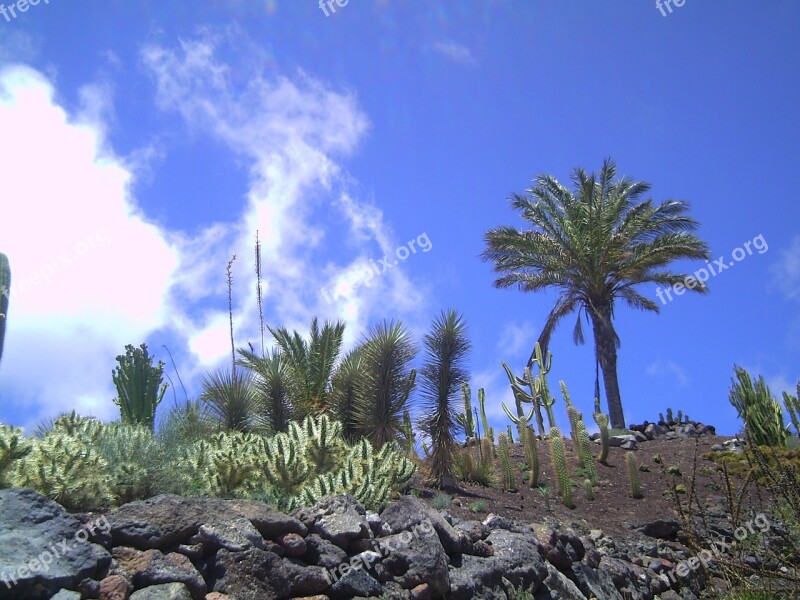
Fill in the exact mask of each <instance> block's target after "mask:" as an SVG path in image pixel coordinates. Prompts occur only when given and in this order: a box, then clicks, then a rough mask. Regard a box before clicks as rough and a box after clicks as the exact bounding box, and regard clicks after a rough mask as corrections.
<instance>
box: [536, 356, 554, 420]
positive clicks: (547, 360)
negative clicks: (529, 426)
mask: <svg viewBox="0 0 800 600" xmlns="http://www.w3.org/2000/svg"><path fill="white" fill-rule="evenodd" d="M533 364H535V365H536V366H537V367H538V368H539V374H538V375H537V376H536V380H535V383H534V392H535V396H536V399H537V402H538V403H539V404H541V405H542V406H544V407H545V409H546V410H547V421H548V423H549V424H550V428H551V429H552V428H553V427H555V426H556V418H555V416H554V415H553V405H554V404H555V403H556V399H555V397H554V396H551V395H550V388H549V387H548V385H547V374H548V373H549V372H550V368H551V367H552V365H553V354H552V353H551V352H548V353H547V356H546V357H545V356H542V348H541V346H540V345H539V342H536V345H535V346H534V359H533Z"/></svg>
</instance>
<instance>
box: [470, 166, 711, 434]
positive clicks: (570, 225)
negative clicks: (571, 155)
mask: <svg viewBox="0 0 800 600" xmlns="http://www.w3.org/2000/svg"><path fill="white" fill-rule="evenodd" d="M534 183H535V186H534V187H532V188H530V189H528V190H526V193H525V194H524V195H523V194H514V195H513V196H512V197H511V206H512V207H513V208H514V209H515V210H517V211H519V213H520V215H521V216H522V218H523V219H524V220H525V221H526V222H527V224H528V226H529V227H528V228H527V229H517V228H516V227H497V228H494V229H491V230H489V231H487V232H486V234H485V236H484V240H485V242H486V249H485V250H484V252H483V253H482V257H483V259H484V260H486V261H490V262H492V263H494V270H495V271H496V272H497V273H499V274H500V275H499V276H498V277H497V279H496V280H495V282H494V285H495V287H498V288H509V287H517V288H519V289H520V290H521V291H524V292H538V291H543V290H546V289H548V288H555V289H557V290H559V292H560V294H559V295H558V298H557V299H556V302H555V306H554V307H553V309H552V310H551V311H550V314H549V315H548V317H547V320H546V321H545V324H544V327H543V328H542V332H541V334H540V335H539V339H538V343H539V344H540V345H541V349H542V351H543V352H546V350H547V347H548V345H549V341H550V337H551V335H552V333H553V331H554V330H555V328H556V326H557V325H558V323H559V322H560V321H561V320H562V319H563V318H565V317H567V316H569V315H571V314H573V313H575V312H576V311H577V313H578V319H577V322H576V326H575V329H574V332H573V340H574V341H575V342H576V343H582V342H583V340H584V336H583V330H582V327H581V312H583V313H584V314H585V315H586V317H587V319H588V320H589V321H591V323H592V329H593V333H594V342H595V356H596V358H597V359H598V361H599V364H600V368H601V369H602V373H603V381H604V383H605V390H606V397H607V399H608V407H609V414H610V416H611V424H612V426H613V427H615V428H624V427H625V418H624V414H623V411H622V399H621V395H620V391H619V382H618V379H617V347H618V344H619V338H618V336H617V332H616V329H615V328H614V324H613V318H614V314H615V303H616V302H617V301H622V302H625V303H626V304H628V305H629V306H631V307H633V308H637V309H642V310H648V311H652V312H656V313H657V312H659V305H658V304H656V303H655V302H654V301H653V300H651V299H649V298H646V297H645V296H643V295H642V294H640V293H639V292H638V291H637V290H636V288H637V286H639V285H641V284H649V283H655V284H658V285H662V286H671V285H673V284H676V283H683V282H684V281H685V280H686V277H687V275H686V274H685V273H678V272H674V271H671V270H667V267H668V266H669V265H670V264H671V263H672V262H674V261H676V260H682V259H687V258H689V259H705V260H707V259H709V258H710V255H709V249H708V245H707V244H706V243H705V242H703V241H701V240H700V239H698V238H697V237H696V236H695V235H694V234H693V233H692V232H693V231H694V230H695V229H696V228H697V226H698V224H697V222H696V221H695V220H694V219H692V218H690V217H689V216H688V215H687V214H686V213H687V211H688V208H689V207H688V204H687V203H686V202H683V201H678V200H666V201H664V202H662V203H660V204H655V203H654V202H653V200H651V199H644V196H645V194H647V192H648V191H649V190H650V184H648V183H645V182H637V181H634V180H633V179H631V178H629V177H620V178H617V168H616V165H615V164H614V162H613V161H612V160H611V159H607V160H606V161H604V163H603V166H602V168H601V169H600V173H599V174H598V175H595V174H591V175H590V174H587V173H586V172H585V171H584V170H583V169H576V170H575V171H574V175H573V176H572V183H573V189H568V188H567V187H566V186H564V185H563V184H561V183H560V182H559V181H557V180H556V179H555V178H554V177H552V176H551V175H539V176H537V177H536V179H535V181H534ZM687 287H688V288H689V289H690V290H692V291H695V292H705V291H707V288H706V286H704V285H702V284H700V285H696V286H687ZM659 291H660V290H659Z"/></svg>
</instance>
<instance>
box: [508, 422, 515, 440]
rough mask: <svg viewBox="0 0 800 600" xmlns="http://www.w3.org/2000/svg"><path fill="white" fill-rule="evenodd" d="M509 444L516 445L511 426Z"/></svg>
mask: <svg viewBox="0 0 800 600" xmlns="http://www.w3.org/2000/svg"><path fill="white" fill-rule="evenodd" d="M508 443H509V444H513V443H514V434H513V433H512V429H511V425H509V426H508Z"/></svg>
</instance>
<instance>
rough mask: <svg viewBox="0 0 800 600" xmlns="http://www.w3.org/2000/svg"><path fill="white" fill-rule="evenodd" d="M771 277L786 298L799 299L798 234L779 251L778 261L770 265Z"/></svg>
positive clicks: (799, 246)
mask: <svg viewBox="0 0 800 600" xmlns="http://www.w3.org/2000/svg"><path fill="white" fill-rule="evenodd" d="M772 278H773V281H774V283H775V285H776V286H777V287H778V289H779V290H780V291H781V293H783V295H784V296H785V297H786V298H789V299H800V235H798V236H795V237H794V238H793V239H792V242H791V244H790V245H789V247H788V248H786V249H785V250H783V251H782V252H781V253H780V259H779V262H778V263H777V264H776V265H774V266H773V267H772Z"/></svg>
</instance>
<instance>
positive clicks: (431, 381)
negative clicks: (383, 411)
mask: <svg viewBox="0 0 800 600" xmlns="http://www.w3.org/2000/svg"><path fill="white" fill-rule="evenodd" d="M466 329H467V327H466V323H465V322H464V319H463V318H462V317H461V316H459V315H458V314H457V313H456V311H455V310H450V311H448V312H447V313H445V312H442V314H441V315H440V316H439V317H437V318H436V319H435V320H434V322H433V326H432V327H431V331H430V333H428V334H427V335H426V336H425V364H424V366H423V367H422V370H421V371H420V376H421V379H422V386H421V387H422V391H421V394H420V395H421V396H422V399H423V402H424V404H425V414H424V417H423V423H424V428H425V430H426V431H427V432H428V434H429V435H430V436H431V441H432V447H431V462H430V468H431V473H430V476H431V482H432V483H433V484H434V485H437V486H442V485H448V484H449V483H452V481H453V455H454V452H455V447H456V435H457V431H458V428H459V424H458V422H457V421H456V417H455V415H456V413H457V411H458V407H457V406H456V403H457V402H458V400H459V397H460V392H461V384H462V383H463V382H465V381H467V380H468V379H469V373H468V371H467V369H466V367H465V365H464V362H465V360H466V358H467V354H468V353H469V350H470V347H471V344H470V342H469V339H468V338H467V332H466Z"/></svg>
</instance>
